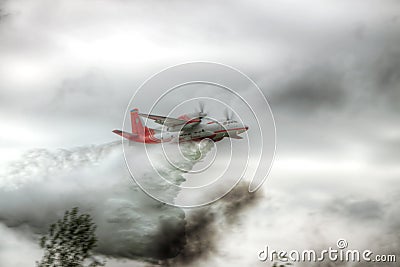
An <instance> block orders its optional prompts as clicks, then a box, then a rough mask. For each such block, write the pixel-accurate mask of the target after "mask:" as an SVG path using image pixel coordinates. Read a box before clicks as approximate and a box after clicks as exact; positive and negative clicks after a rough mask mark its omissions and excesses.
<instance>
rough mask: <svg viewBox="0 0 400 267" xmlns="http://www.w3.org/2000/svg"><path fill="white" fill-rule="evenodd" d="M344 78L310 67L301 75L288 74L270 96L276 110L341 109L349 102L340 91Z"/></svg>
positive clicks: (328, 70) (333, 71) (335, 72)
mask: <svg viewBox="0 0 400 267" xmlns="http://www.w3.org/2000/svg"><path fill="white" fill-rule="evenodd" d="M342 76H343V74H340V73H338V72H337V71H336V70H335V69H333V68H331V67H329V66H326V65H317V66H310V67H309V68H308V69H305V70H303V71H300V73H298V72H296V71H294V72H290V71H289V72H288V75H287V78H286V79H284V80H282V82H281V84H280V85H279V86H277V88H279V89H277V90H275V91H274V92H273V93H272V95H270V98H269V99H270V101H271V104H272V105H273V106H274V107H276V108H277V109H282V108H285V109H291V110H297V112H300V111H307V112H315V111H318V110H319V109H336V110H337V109H340V108H341V107H343V105H344V104H345V102H346V99H347V98H348V96H347V94H346V91H345V90H344V88H343V81H342V80H343V77H342Z"/></svg>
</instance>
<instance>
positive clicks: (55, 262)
mask: <svg viewBox="0 0 400 267" xmlns="http://www.w3.org/2000/svg"><path fill="white" fill-rule="evenodd" d="M78 211H79V210H78V208H77V207H75V208H73V209H72V210H71V211H68V210H67V211H66V212H65V214H64V217H63V219H60V220H58V221H57V222H56V223H53V224H52V225H51V226H50V229H49V233H48V234H46V235H44V236H43V237H42V238H41V239H40V246H41V247H42V248H44V249H45V251H44V255H43V258H42V260H41V261H40V262H37V265H38V267H84V264H85V263H86V264H88V265H87V266H88V267H95V266H104V265H105V264H104V263H102V262H100V261H98V260H97V259H95V258H94V257H93V255H92V253H91V250H92V249H93V248H94V247H96V242H97V237H96V235H95V230H96V225H95V224H94V223H93V222H92V218H91V216H90V215H89V214H80V215H78Z"/></svg>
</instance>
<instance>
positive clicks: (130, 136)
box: [113, 130, 139, 141]
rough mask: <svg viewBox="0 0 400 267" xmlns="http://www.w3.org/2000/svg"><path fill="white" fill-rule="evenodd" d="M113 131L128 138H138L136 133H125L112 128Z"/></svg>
mask: <svg viewBox="0 0 400 267" xmlns="http://www.w3.org/2000/svg"><path fill="white" fill-rule="evenodd" d="M113 133H115V134H118V135H120V136H122V137H124V138H126V139H128V140H133V141H134V140H137V139H138V138H139V135H138V134H132V133H127V132H124V131H121V130H113Z"/></svg>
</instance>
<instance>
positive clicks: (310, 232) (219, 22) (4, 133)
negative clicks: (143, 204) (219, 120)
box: [0, 0, 400, 266]
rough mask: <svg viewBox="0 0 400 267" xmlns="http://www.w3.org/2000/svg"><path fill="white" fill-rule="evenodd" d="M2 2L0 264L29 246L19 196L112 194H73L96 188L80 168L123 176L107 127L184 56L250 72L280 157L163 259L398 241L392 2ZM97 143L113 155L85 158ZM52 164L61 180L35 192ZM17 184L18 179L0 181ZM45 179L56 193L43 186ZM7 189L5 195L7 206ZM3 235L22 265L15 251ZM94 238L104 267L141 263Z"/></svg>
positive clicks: (220, 260) (395, 14)
mask: <svg viewBox="0 0 400 267" xmlns="http://www.w3.org/2000/svg"><path fill="white" fill-rule="evenodd" d="M0 9H1V11H0V147H1V150H0V160H1V161H2V163H1V164H0V166H1V173H3V174H2V175H1V176H0V178H1V179H2V181H0V182H1V183H0V185H2V189H0V190H5V191H4V192H2V193H0V195H2V198H3V199H2V200H1V202H2V203H1V204H0V207H1V208H2V209H1V210H2V211H0V220H1V222H0V233H1V235H0V236H1V237H0V240H1V242H0V244H1V245H0V265H2V266H3V265H4V266H21V264H22V265H24V266H28V265H29V264H31V263H32V264H33V263H34V261H35V260H38V259H39V258H40V256H41V254H40V249H39V248H38V246H37V244H36V241H35V236H34V234H35V233H37V232H38V231H40V229H41V228H44V227H45V225H44V224H45V223H47V221H46V222H44V221H41V220H39V219H38V218H36V219H35V216H33V215H32V214H30V213H29V211H30V210H33V208H32V206H27V205H33V207H35V209H37V212H38V214H50V215H51V216H50V215H49V216H50V218H49V220H50V219H54V218H56V214H57V212H56V210H57V209H61V208H66V207H67V206H68V205H69V204H70V203H75V202H73V201H72V200H74V199H81V200H82V203H90V205H89V204H87V206H85V207H88V209H89V208H93V210H94V212H95V214H97V215H98V218H99V222H102V218H105V216H106V215H104V214H103V213H101V211H100V210H101V209H102V208H103V207H108V208H110V209H111V210H112V209H113V208H115V207H118V205H119V204H118V203H122V202H118V203H117V204H115V203H116V202H112V201H111V200H110V199H114V198H115V197H116V196H118V195H119V194H120V193H121V192H120V191H119V190H117V189H115V188H114V187H113V188H114V189H115V190H114V189H113V190H110V192H108V191H107V190H106V189H107V188H106V189H104V188H102V189H101V192H103V196H102V197H101V199H102V200H101V201H99V203H100V202H101V203H103V204H102V205H104V206H97V209H96V207H95V206H93V205H94V204H93V203H94V202H95V201H94V200H93V199H92V198H91V197H87V196H86V194H87V193H89V194H90V192H91V190H93V192H95V191H96V190H99V189H98V188H97V186H95V185H93V183H92V182H91V181H92V180H90V179H96V178H98V177H99V178H98V179H100V180H101V181H102V182H107V181H108V177H109V176H107V175H106V174H110V175H111V174H112V173H113V172H115V173H117V174H116V175H119V176H120V177H118V179H116V180H117V181H122V180H123V179H128V178H127V177H128V176H129V175H128V174H127V172H126V169H125V166H124V164H123V160H122V158H121V157H120V156H121V155H120V154H119V153H120V149H119V147H118V148H117V149H115V148H114V146H117V145H115V144H112V145H111V146H112V147H113V148H109V146H110V145H104V144H108V143H109V142H112V141H118V140H119V138H118V137H117V136H116V135H114V134H113V133H112V132H111V131H112V130H113V129H116V128H121V127H122V126H121V125H122V121H123V119H124V118H123V115H124V112H125V109H126V106H127V104H128V102H129V100H130V98H131V97H132V94H133V93H134V91H135V90H136V89H137V88H138V87H139V86H140V85H141V84H142V83H143V82H144V81H145V80H146V79H147V78H148V77H150V76H151V75H153V74H155V73H157V72H159V71H160V70H162V69H164V68H166V67H169V66H172V65H176V64H179V63H183V62H190V61H211V62H219V63H223V64H227V65H231V66H233V67H235V68H238V69H239V70H241V71H243V72H244V73H246V74H247V75H248V76H249V77H250V78H251V79H253V80H254V81H255V82H256V83H257V85H258V86H259V87H260V88H261V90H262V91H263V93H264V95H265V97H266V98H267V99H268V101H269V103H270V105H271V108H272V111H273V113H274V117H275V123H276V130H277V154H276V160H275V163H274V165H273V167H272V170H271V173H270V176H269V177H268V179H267V181H266V183H265V184H264V185H263V188H262V190H261V192H259V194H260V195H261V196H262V197H260V198H257V199H256V200H254V202H251V204H249V205H248V206H246V205H245V208H244V209H242V210H240V211H237V214H239V215H240V216H238V217H236V218H235V219H234V222H230V221H229V219H227V218H226V217H225V216H226V214H225V213H224V212H220V213H218V212H217V211H213V212H217V214H218V216H220V217H221V218H220V219H218V220H217V221H215V220H211V222H205V223H208V224H209V225H211V227H210V228H206V229H207V230H209V231H211V232H212V233H213V234H216V235H217V234H218V236H219V237H220V238H219V239H217V240H212V241H210V242H213V244H214V247H213V248H214V249H212V251H210V253H209V254H206V255H199V256H198V257H197V258H196V257H195V258H194V259H191V260H190V261H189V262H188V261H184V260H182V261H179V260H178V262H177V263H176V264H182V265H188V264H192V265H195V266H221V265H228V264H229V265H232V266H256V265H257V264H260V266H266V264H265V263H259V262H258V260H257V252H258V250H260V249H262V248H263V246H264V245H267V244H268V245H270V246H271V247H273V248H276V249H280V248H281V249H282V248H284V249H288V250H291V249H295V248H301V249H312V248H316V249H319V248H322V249H324V248H326V247H328V246H332V245H334V244H335V243H336V241H337V239H338V238H346V239H347V241H348V242H349V245H350V246H351V248H360V249H361V248H364V247H366V246H367V245H368V244H370V245H371V246H373V247H369V248H370V249H376V250H377V251H378V250H379V251H382V252H385V253H389V252H391V253H398V252H399V247H400V246H399V244H400V242H399V241H400V239H399V236H398V230H399V227H400V217H399V214H398V209H399V205H398V203H399V197H398V196H399V189H398V188H399V185H400V181H399V178H400V177H399V175H400V167H399V165H398V161H399V159H400V116H399V115H400V114H399V113H400V105H399V102H400V2H399V1H396V0H388V1H378V0H350V1H339V0H326V1H316V0H301V1H294V0H293V1H289V0H285V1H220V2H216V1H202V2H201V3H199V2H196V1H156V0H151V1H122V0H120V1H100V0H96V1H51V0H48V1H44V0H39V1H22V0H12V1H0ZM243 93H244V94H246V88H243ZM250 97H251V96H250ZM183 100H184V99H182V101H183ZM210 109H211V110H212V104H211V106H210ZM216 116H217V115H216ZM250 133H251V131H249V134H250ZM223 142H224V141H223ZM221 143H222V142H221ZM90 145H96V146H95V148H94V150H93V149H92V150H91V148H89V151H88V150H85V149H87V148H85V147H88V146H90ZM104 146H105V147H106V148H104ZM221 146H224V144H221ZM76 147H83V148H81V150H79V149H77V148H76ZM57 148H62V149H65V150H67V151H71V155H73V156H68V155H70V154H68V153H67V152H65V153H66V154H62V155H61V156H60V152H54V151H56V150H55V149H57ZM32 149H33V151H34V152H32V153H33V154H32V153H31V154H25V156H22V158H21V155H24V153H26V152H27V151H30V150H32ZM38 149H41V150H38ZM82 149H83V150H82ZM96 149H98V150H96ZM103 149H111V150H112V153H111V152H110V155H108V154H107V153H105V154H101V157H100V156H99V157H97V156H96V158H95V160H93V155H98V153H100V152H99V151H103ZM114 150H115V151H114ZM49 151H50V152H49ZM107 151H108V150H107ZM52 153H53V154H52ZM27 155H28V156H29V155H30V156H29V158H28V160H26V157H27ZM74 155H75V156H74ZM82 155H85V157H84V158H82ZM86 157H87V158H86ZM50 159H54V161H53V160H50ZM11 160H16V163H14V164H11V165H10V163H9V162H10V161H11ZM70 160H71V161H70ZM74 160H75V161H74ZM119 160H120V161H119ZM38 162H40V164H39V163H38ZM49 162H51V164H53V165H51V166H53V167H52V168H53V169H56V174H55V175H54V172H53V171H54V170H53V169H52V170H51V171H48V170H47V169H48V168H49V165H46V164H49ZM82 162H83V163H82ZM87 162H89V163H88V164H87ZM38 165H39V167H38V169H39V171H32V170H36V169H35V168H37V166H38ZM98 165H100V166H101V167H102V169H98V168H97V167H96V166H98ZM35 166H36V167H35ZM54 166H56V167H54ZM82 166H83V167H82ZM88 166H89V167H88ZM93 166H94V167H93ZM80 168H83V169H82V170H81V169H80ZM87 168H89V169H87ZM21 170H22V171H21ZM71 170H73V171H74V172H71ZM30 171H31V172H30ZM38 173H39V174H38ZM88 173H90V174H88ZM104 173H105V174H104ZM103 174H104V175H103ZM73 175H74V177H75V178H74V179H72V182H69V181H70V178H69V177H72V176H73ZM39 176H40V178H38V177H39ZM53 176H55V177H58V178H57V179H59V181H60V182H58V180H49V181H51V182H49V184H48V186H46V187H40V186H39V187H40V188H41V189H40V190H39V189H37V185H38V183H39V184H40V183H41V181H42V180H41V179H42V178H43V177H45V178H43V179H47V178H46V177H53ZM80 178H82V179H80ZM13 179H15V180H13ZM49 179H50V178H49ZM15 181H18V182H15ZM26 181H33V182H32V184H25V183H26ZM80 181H81V182H80ZM15 183H17V184H18V183H22V189H21V187H20V189H15V191H7V190H9V189H7V190H6V189H4V188H10V187H12V185H14V184H15ZM116 183H117V182H116ZM121 183H122V184H124V183H123V182H121ZM69 185H70V187H69V188H68V186H69ZM83 185H85V186H86V187H85V188H87V189H86V191H85V190H83V189H79V188H83V187H82V186H83ZM55 188H57V190H56V192H64V191H65V192H67V193H66V196H65V198H61V199H60V198H58V197H57V196H56V194H55V193H50V192H51V191H53V190H54V189H55ZM64 188H65V190H64ZM18 190H20V191H18ZM75 190H76V193H74V192H75ZM88 191H89V192H88ZM6 192H7V193H6ZM26 192H31V194H32V195H31V198H29V197H28V198H26V197H23V196H24V195H26ZM46 194H47V195H48V196H49V197H48V198H46V200H42V201H44V202H46V201H47V200H49V201H55V200H57V201H58V202H57V201H56V203H57V204H54V205H53V206H52V207H48V210H47V208H46V207H47V206H46V205H45V204H44V203H43V202H41V201H40V196H44V195H46ZM121 195H123V196H124V197H126V199H128V200H129V201H131V202H132V203H134V202H135V201H137V199H135V198H133V199H131V198H130V196H129V192H128V191H126V190H125V191H123V193H121ZM20 196H21V197H20ZM143 197H144V196H143ZM137 198H140V199H141V198H142V196H140V197H137ZM10 200H14V201H15V203H16V204H15V205H14V206H7V205H6V206H7V207H6V206H4V204H3V203H7V201H10ZM18 200H19V201H18ZM32 200H36V201H37V205H36V204H35V202H34V201H33V204H32ZM128 200H126V201H128ZM63 201H64V202H65V203H64V202H63ZM71 201H72V202H71ZM110 201H111V202H110ZM121 201H122V200H121ZM244 201H247V200H246V199H245V200H244ZM110 203H111V204H110ZM124 203H125V202H124ZM127 203H128V202H127ZM139 203H140V202H139ZM82 205H84V204H82ZM85 205H86V204H85ZM114 205H115V206H114ZM121 205H122V204H121ZM130 205H131V206H130V207H131V208H132V209H135V208H138V207H137V206H135V205H134V204H130ZM151 205H153V204H151ZM221 205H222V206H223V207H226V208H227V210H229V206H227V204H226V202H223V203H222V204H221ZM224 205H225V206H224ZM45 206H46V207H45ZM139 206H140V205H139ZM164 211H165V212H166V214H168V212H169V210H164ZM110 212H111V213H112V214H114V213H113V212H112V211H110ZM176 212H177V214H180V211H176ZM233 213H235V212H233ZM31 215H32V216H31ZM114 215H115V216H117V215H118V214H117V215H116V213H115V214H114ZM114 215H113V216H114ZM102 216H103V217H102ZM135 216H136V215H135ZM138 216H140V214H139V215H138ZM142 216H144V217H146V215H143V214H142ZM151 216H153V215H151ZM151 216H150V217H151ZM154 216H155V215H154ZM177 216H178V215H177ZM39 217H40V216H39ZM117 217H118V216H117ZM170 217H173V216H170ZM21 218H22V219H21ZM154 218H155V217H154ZM174 218H175V217H174ZM21 220H22V221H24V220H27V221H28V222H27V225H28V226H27V227H24V226H22V227H21V225H19V223H18V222H20V221H21ZM138 220H144V219H138ZM219 220H223V221H224V222H225V224H224V225H225V226H226V227H224V229H225V230H222V229H221V228H220V227H219V223H220V221H219ZM42 223H43V225H41V224H42ZM189 225H190V224H189ZM29 229H34V231H31V230H29ZM38 229H39V230H38ZM103 229H107V228H106V226H104V228H103ZM211 229H212V230H211ZM35 231H36V232H35ZM133 236H135V235H134V234H133ZM155 240H156V239H155ZM114 241H115V244H121V243H118V242H120V240H119V239H118V238H116V239H115V240H114ZM113 244H114V243H113ZM150 244H152V243H151V242H150ZM194 244H199V243H194ZM128 245H129V244H128ZM16 246H18V248H19V249H21V250H22V251H23V253H24V255H26V259H24V260H26V261H24V262H16V261H15V255H17V254H20V253H21V252H18V251H16V249H15V247H16ZM135 246H136V248H137V246H138V245H137V244H136V243H135ZM103 248H104V249H103V250H102V251H101V253H103V254H104V255H108V256H110V255H111V256H112V257H114V258H112V259H110V260H109V266H142V265H144V264H143V263H141V262H140V261H139V260H138V259H137V258H135V257H136V254H135V252H130V251H129V248H128V247H125V248H126V251H125V252H126V253H125V252H124V253H125V254H124V253H116V252H115V251H111V250H107V249H109V248H110V247H108V248H107V249H105V247H103ZM142 249H143V248H142ZM210 250H211V249H210ZM17 252H18V253H17ZM130 253H131V254H130ZM139 254H140V253H139ZM119 258H128V259H125V261H123V262H122V261H120V260H119ZM117 259H118V260H117ZM19 260H22V259H19ZM172 264H174V263H172ZM379 266H381V265H379ZM382 266H384V265H382Z"/></svg>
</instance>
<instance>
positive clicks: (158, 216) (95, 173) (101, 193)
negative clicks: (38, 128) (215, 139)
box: [0, 142, 244, 264]
mask: <svg viewBox="0 0 400 267" xmlns="http://www.w3.org/2000/svg"><path fill="white" fill-rule="evenodd" d="M211 148H212V147H211V146H209V145H205V146H202V147H199V146H198V145H197V144H187V145H185V146H184V147H183V151H184V153H185V155H186V156H187V158H189V159H192V160H193V162H192V164H190V163H187V162H186V163H185V164H186V165H185V167H186V168H190V167H192V166H193V165H194V164H195V162H197V160H198V157H199V155H201V156H204V155H205V154H206V153H207V152H208V151H209V150H210V149H211ZM131 149H134V147H132V148H131ZM199 149H201V151H199ZM121 151H122V150H121V145H120V143H119V142H112V143H107V144H102V145H92V146H85V147H79V148H74V149H69V150H67V149H59V150H55V151H51V150H46V149H36V150H31V151H29V152H27V153H26V154H25V155H23V156H22V158H21V160H19V161H16V162H14V163H12V164H10V165H9V166H8V168H7V169H6V171H5V172H4V173H3V174H2V176H1V178H0V181H1V186H0V192H1V193H0V222H1V223H2V224H4V225H5V226H6V227H8V228H14V229H15V230H16V231H19V232H21V233H22V232H23V233H25V234H26V233H30V234H29V238H31V239H37V238H38V236H39V235H40V234H42V233H45V232H46V231H47V230H48V227H49V225H50V224H51V223H53V222H54V221H56V220H57V219H58V218H60V217H61V216H62V214H63V213H64V211H65V210H66V209H70V208H72V207H75V206H77V207H79V208H80V209H81V211H82V212H88V213H90V214H91V215H92V216H93V219H94V221H95V223H96V225H97V226H98V228H97V231H96V233H97V236H98V239H99V241H98V247H97V248H96V252H97V253H98V254H101V255H104V256H108V257H113V258H127V259H140V260H145V261H150V262H153V263H154V262H156V263H157V262H158V263H161V262H159V261H160V260H162V263H165V264H170V262H172V261H171V260H170V261H165V260H167V259H170V258H173V257H176V256H178V255H181V256H178V258H177V259H176V262H185V261H191V260H193V259H195V258H196V257H199V256H202V255H204V253H198V250H197V248H198V247H203V248H204V245H205V244H209V245H210V244H211V243H212V242H213V240H214V238H215V236H213V235H210V233H212V231H213V230H212V228H213V227H215V223H216V220H217V219H216V213H215V211H216V209H215V207H214V208H213V209H211V208H203V209H196V210H191V211H190V212H189V216H188V217H186V218H185V211H184V210H182V209H180V208H176V207H172V206H169V205H164V204H162V203H160V202H158V201H156V200H154V199H152V198H151V197H149V196H147V195H146V194H145V193H143V191H142V190H141V189H140V188H139V187H138V186H137V185H136V184H135V183H134V182H133V181H132V179H131V177H130V174H129V173H128V171H127V168H126V166H125V163H124V159H123V156H122V152H121ZM150 153H153V155H154V156H156V157H160V158H161V156H160V155H161V154H160V155H158V154H157V153H161V152H160V150H159V149H157V148H154V150H151V151H150ZM199 153H200V154H199ZM138 158H139V157H138ZM159 162H161V160H160V161H159ZM190 165H191V166H190ZM156 168H158V169H159V170H161V171H162V172H163V173H164V174H168V175H169V178H170V179H173V180H174V182H175V183H176V184H180V183H182V182H183V181H184V180H185V178H184V177H183V174H184V172H182V171H181V170H179V169H176V168H174V167H173V166H171V165H170V164H168V163H167V162H165V164H160V165H159V166H156ZM143 175H147V176H148V177H147V180H146V181H148V183H151V181H152V176H151V175H152V174H151V172H148V171H147V170H146V169H144V170H143ZM152 186H153V187H157V188H159V190H165V186H166V185H155V184H153V185H152ZM243 188H244V187H243ZM240 191H243V190H240ZM168 192H169V193H171V194H173V195H172V196H171V197H176V196H177V194H178V193H179V190H177V189H171V190H170V191H168ZM241 199H242V198H238V197H237V195H236V197H235V201H232V202H231V201H222V202H221V203H220V204H219V205H220V206H219V207H222V206H221V205H223V207H224V208H223V209H221V208H217V210H218V211H219V213H218V214H219V215H221V216H226V220H229V218H230V215H229V216H228V213H230V212H231V211H230V210H231V208H235V207H236V206H235V207H232V205H239V204H238V202H241V201H240V200H241ZM235 203H236V204H235ZM238 210H239V209H238ZM222 211H224V212H222ZM221 212H222V213H221ZM199 218H201V220H199ZM199 229H206V231H203V235H202V236H201V237H199V236H198V234H199ZM210 251H212V246H210Z"/></svg>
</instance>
